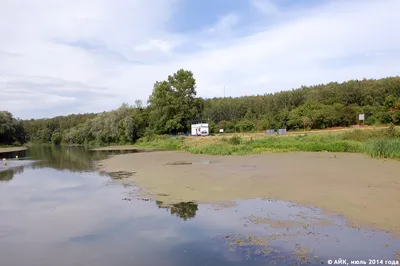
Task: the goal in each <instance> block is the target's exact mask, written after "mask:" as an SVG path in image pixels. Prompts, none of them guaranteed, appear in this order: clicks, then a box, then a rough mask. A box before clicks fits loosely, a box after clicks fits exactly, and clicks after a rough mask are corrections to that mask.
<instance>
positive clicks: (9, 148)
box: [0, 147, 28, 153]
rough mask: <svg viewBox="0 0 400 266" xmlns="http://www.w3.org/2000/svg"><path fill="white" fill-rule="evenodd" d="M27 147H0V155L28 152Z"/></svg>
mask: <svg viewBox="0 0 400 266" xmlns="http://www.w3.org/2000/svg"><path fill="white" fill-rule="evenodd" d="M27 149H28V148H27V147H6V148H2V147H0V153H8V152H16V151H25V150H27Z"/></svg>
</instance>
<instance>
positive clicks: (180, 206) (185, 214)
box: [156, 201, 198, 221]
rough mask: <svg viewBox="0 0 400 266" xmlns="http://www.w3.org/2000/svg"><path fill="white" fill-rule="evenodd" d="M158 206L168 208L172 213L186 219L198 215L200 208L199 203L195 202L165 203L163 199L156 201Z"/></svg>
mask: <svg viewBox="0 0 400 266" xmlns="http://www.w3.org/2000/svg"><path fill="white" fill-rule="evenodd" d="M156 204H157V206H158V208H160V209H167V210H169V211H170V213H171V215H175V216H177V217H179V218H181V219H183V220H184V221H186V220H188V219H191V218H194V217H196V212H197V210H198V207H197V204H196V203H194V202H191V201H190V202H180V203H176V204H170V205H167V204H164V203H163V202H162V201H156Z"/></svg>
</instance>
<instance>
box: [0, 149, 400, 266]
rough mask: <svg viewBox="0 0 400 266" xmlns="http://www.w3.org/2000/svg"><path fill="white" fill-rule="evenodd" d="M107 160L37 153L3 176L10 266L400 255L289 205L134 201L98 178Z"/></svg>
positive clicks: (0, 185)
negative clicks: (96, 165) (96, 163)
mask: <svg viewBox="0 0 400 266" xmlns="http://www.w3.org/2000/svg"><path fill="white" fill-rule="evenodd" d="M107 154H109V153H100V152H95V153H93V152H87V151H85V150H83V149H81V148H69V149H66V148H54V147H53V148H52V147H36V148H32V149H30V150H28V151H26V152H25V154H23V153H20V156H19V157H20V158H21V157H24V156H25V157H28V158H29V160H31V161H24V160H15V161H13V163H15V164H18V163H22V162H23V165H20V166H19V167H15V168H13V169H11V170H8V171H3V172H0V265H7V266H20V265H21V266H24V265H29V266H36V265H37V266H39V265H40V266H47V265H49V266H50V265H60V266H63V265H65V266H67V265H68V266H70V265H99V266H103V265H104V266H106V265H116V266H119V265H121V266H125V265H126V266H128V265H129V266H132V265H171V266H172V265H176V266H180V265H182V266H183V265H266V264H276V265H289V264H314V265H320V264H321V263H322V262H323V263H324V264H325V263H326V261H327V260H328V259H334V258H339V257H340V258H344V259H349V260H350V259H358V260H360V259H364V260H368V259H372V258H374V259H392V260H393V259H396V254H395V252H396V251H397V250H400V239H398V238H394V237H393V236H392V235H389V234H387V233H383V232H378V231H369V230H366V229H358V228H349V227H347V226H346V223H345V221H344V220H341V219H339V218H338V217H336V218H333V217H326V216H324V215H323V214H321V213H320V211H319V210H318V209H312V208H305V207H301V206H298V205H295V204H291V203H287V202H282V201H275V200H262V199H253V200H237V201H236V202H235V204H227V206H224V205H206V204H196V203H194V202H184V203H179V204H175V205H172V206H169V205H164V204H163V203H162V202H161V201H158V202H155V201H152V200H141V199H138V198H135V197H131V191H132V187H123V186H121V185H118V184H116V183H114V182H112V180H111V179H110V177H109V176H107V175H100V174H98V173H97V172H95V171H94V170H93V160H95V159H102V158H104V157H105V156H107ZM10 158H15V155H12V156H10ZM9 161H10V160H9ZM26 162H29V163H26ZM5 173H8V174H7V175H5ZM10 173H11V174H10ZM5 177H6V178H5Z"/></svg>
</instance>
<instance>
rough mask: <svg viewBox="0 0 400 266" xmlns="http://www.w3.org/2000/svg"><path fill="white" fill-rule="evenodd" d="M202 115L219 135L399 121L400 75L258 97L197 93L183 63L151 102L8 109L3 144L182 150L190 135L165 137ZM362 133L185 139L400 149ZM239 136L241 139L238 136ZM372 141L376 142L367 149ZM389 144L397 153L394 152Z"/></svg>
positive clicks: (236, 149)
mask: <svg viewBox="0 0 400 266" xmlns="http://www.w3.org/2000/svg"><path fill="white" fill-rule="evenodd" d="M361 113H363V114H365V121H364V122H360V121H358V115H359V114H361ZM195 121H204V122H207V123H209V127H210V132H211V134H212V135H214V134H217V132H219V129H224V132H225V133H246V132H257V131H264V132H265V130H266V129H279V128H286V129H287V130H288V131H306V132H308V131H310V130H316V129H326V128H331V127H350V126H352V125H355V124H365V125H369V126H378V125H388V124H391V123H392V124H394V125H400V77H390V78H383V79H379V80H374V79H370V80H367V79H363V80H350V81H347V82H343V83H336V82H331V83H328V84H324V85H322V84H321V85H316V86H309V87H307V86H302V87H300V88H298V89H293V90H290V91H281V92H277V93H271V94H265V95H257V96H245V97H237V98H232V97H229V98H212V99H202V98H199V97H197V93H196V80H195V78H194V75H193V73H192V72H191V71H187V70H183V69H181V70H179V71H177V72H176V73H174V74H173V75H170V76H168V78H167V79H166V80H164V81H157V82H156V83H155V84H154V87H153V92H152V94H151V95H150V97H149V100H148V102H147V104H144V103H142V102H141V101H139V100H138V101H135V103H134V105H129V104H126V103H124V104H123V105H122V106H121V107H120V108H118V109H116V110H113V111H110V112H103V113H100V114H93V113H91V114H76V115H69V116H58V117H55V118H50V119H36V120H34V119H31V120H20V119H16V118H14V117H13V116H12V115H11V114H10V113H9V112H0V145H1V144H3V145H10V144H23V143H25V142H26V141H29V142H31V143H53V144H56V145H58V144H69V145H88V146H106V145H115V144H117V145H118V144H135V145H138V146H149V147H155V148H158V147H161V146H163V147H166V148H169V149H177V148H180V147H183V146H184V145H185V141H182V139H181V138H168V139H167V140H165V139H164V138H162V137H159V136H160V135H170V136H171V135H174V136H176V135H179V134H187V133H188V132H189V131H190V125H191V123H192V122H195ZM362 132H363V133H361V130H360V131H354V132H352V133H346V134H347V135H348V134H350V135H353V137H355V135H357V134H358V135H357V136H358V138H362V139H357V140H354V139H346V138H347V137H346V134H344V135H343V136H341V137H338V136H337V134H332V135H331V136H329V137H327V136H322V137H316V136H303V137H299V136H297V137H285V138H280V137H269V138H266V137H265V136H264V137H265V138H263V139H255V140H250V141H249V140H239V139H238V138H236V137H235V138H231V139H229V140H228V141H222V140H221V141H219V142H218V143H212V144H207V145H208V146H207V145H201V147H200V146H189V147H188V146H187V144H186V146H185V147H186V148H185V149H186V150H188V151H190V152H194V153H211V154H246V153H253V152H262V151H264V150H307V151H322V150H327V151H349V152H359V151H361V150H363V151H366V152H367V151H368V153H370V154H371V155H372V156H378V157H379V156H389V157H393V156H394V155H393V154H397V153H396V152H397V150H396V149H397V146H396V145H397V144H396V143H397V142H396V141H395V140H392V139H396V137H395V136H391V137H390V136H384V139H385V143H386V140H388V139H391V140H390V144H382V143H383V142H378V141H377V140H376V141H375V140H374V139H375V136H373V135H369V134H375V133H371V132H372V131H368V132H369V133H367V131H365V132H364V131H362ZM380 137H382V136H380ZM227 139H228V138H227ZM235 139H236V140H235ZM328 139H329V140H328ZM372 140H373V141H375V142H372ZM235 141H236V142H238V143H233V142H235ZM369 141H371V142H369ZM206 142H207V141H206ZM231 142H232V143H231ZM366 142H369V144H368V149H367V148H366V146H365V145H366V144H365V143H366ZM387 143H389V142H387ZM385 145H386V146H385ZM387 145H388V146H387ZM364 146H365V147H364ZM376 149H387V150H388V153H386V152H384V153H379V152H378V153H375V152H372V150H376ZM390 149H394V150H395V151H396V152H389V150H390ZM396 156H397V155H396Z"/></svg>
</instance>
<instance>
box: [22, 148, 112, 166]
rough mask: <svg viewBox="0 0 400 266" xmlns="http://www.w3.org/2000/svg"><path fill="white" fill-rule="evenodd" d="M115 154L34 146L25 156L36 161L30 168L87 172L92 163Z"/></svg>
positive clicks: (83, 149)
mask: <svg viewBox="0 0 400 266" xmlns="http://www.w3.org/2000/svg"><path fill="white" fill-rule="evenodd" d="M115 153H118V151H115V152H104V151H90V150H88V149H87V148H84V147H68V146H52V145H35V146H31V147H29V149H28V152H27V156H29V157H30V159H32V160H38V162H37V163H35V164H34V165H33V166H32V167H33V168H44V167H50V168H54V169H58V170H70V171H74V172H75V171H78V172H80V171H88V170H91V169H92V168H93V161H95V160H101V159H105V158H106V157H107V156H108V155H110V154H115Z"/></svg>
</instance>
